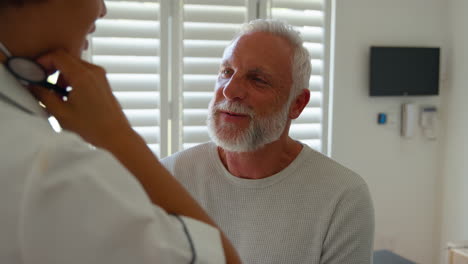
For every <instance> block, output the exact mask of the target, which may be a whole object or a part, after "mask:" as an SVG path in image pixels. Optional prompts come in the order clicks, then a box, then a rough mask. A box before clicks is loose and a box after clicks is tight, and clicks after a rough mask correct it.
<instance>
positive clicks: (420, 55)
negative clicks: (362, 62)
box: [370, 47, 440, 96]
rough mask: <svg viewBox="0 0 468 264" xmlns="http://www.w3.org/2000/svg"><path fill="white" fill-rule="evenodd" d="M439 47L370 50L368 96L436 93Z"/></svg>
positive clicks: (374, 48)
mask: <svg viewBox="0 0 468 264" xmlns="http://www.w3.org/2000/svg"><path fill="white" fill-rule="evenodd" d="M439 53H440V49H439V48H414V47H411V48H410V47H371V61H370V95H371V96H385V95H387V96H391V95H394V96H397V95H437V94H439Z"/></svg>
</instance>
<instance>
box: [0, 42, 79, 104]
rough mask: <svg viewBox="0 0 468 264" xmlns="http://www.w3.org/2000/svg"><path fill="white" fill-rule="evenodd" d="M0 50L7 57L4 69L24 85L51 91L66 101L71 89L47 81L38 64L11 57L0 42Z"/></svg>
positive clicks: (27, 59)
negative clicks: (36, 86)
mask: <svg viewBox="0 0 468 264" xmlns="http://www.w3.org/2000/svg"><path fill="white" fill-rule="evenodd" d="M0 50H1V51H2V52H3V53H4V54H5V55H6V56H7V60H6V62H5V67H6V69H7V70H8V71H9V72H10V73H11V74H12V75H13V76H15V78H16V79H18V80H19V81H20V82H21V83H22V84H24V85H38V86H42V87H45V88H47V89H50V90H53V91H54V92H56V93H58V94H59V95H61V96H62V99H63V100H64V101H67V100H68V94H69V92H70V91H71V87H67V88H66V89H63V88H62V87H60V86H57V85H55V84H52V83H50V82H48V81H47V78H48V76H47V72H46V70H45V69H44V67H42V66H41V65H40V64H39V63H37V62H35V61H33V60H31V59H29V58H25V57H16V56H11V54H10V52H9V51H8V50H7V48H6V47H5V46H4V45H3V44H2V43H1V42H0Z"/></svg>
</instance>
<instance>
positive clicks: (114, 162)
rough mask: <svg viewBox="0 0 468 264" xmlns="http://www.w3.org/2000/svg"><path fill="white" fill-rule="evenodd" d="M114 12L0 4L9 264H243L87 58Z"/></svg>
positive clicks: (57, 3) (3, 229)
mask: <svg viewBox="0 0 468 264" xmlns="http://www.w3.org/2000/svg"><path fill="white" fill-rule="evenodd" d="M105 13H106V8H105V4H104V2H103V0H1V1H0V43H1V44H0V47H1V49H0V62H1V64H0V234H1V235H0V263H9V264H16V263H18V264H19V263H23V264H29V263H34V264H55V263H57V264H58V263H61V264H64V263H67V264H75V263H76V264H78V263H79V264H83V263H87V264H93V263H95V264H98V263H99V264H106V263H109V264H110V263H112V264H119V263H169V264H172V263H174V264H178V263H225V262H227V263H239V259H238V257H237V254H236V252H235V251H234V249H233V248H232V246H231V244H230V243H229V242H228V241H227V239H226V238H225V236H224V235H223V233H222V232H221V231H219V230H218V229H217V228H216V225H215V224H214V223H213V221H212V220H211V219H210V218H209V217H208V216H207V215H206V213H205V212H204V211H203V210H202V209H201V208H200V206H199V205H198V204H196V203H195V202H194V200H193V199H192V198H191V197H190V196H189V195H188V193H187V192H186V191H185V189H183V188H182V187H181V186H180V185H179V184H178V182H177V181H175V180H174V178H172V176H171V175H170V174H169V173H168V172H167V171H166V170H165V169H163V167H162V166H161V164H160V163H159V162H158V160H157V158H156V157H154V156H153V155H152V153H151V151H150V150H149V149H148V148H147V146H146V144H145V143H144V141H143V140H142V138H141V137H139V136H138V135H137V134H136V133H135V132H134V131H133V130H132V129H131V127H130V125H129V124H128V121H127V120H126V118H125V116H124V114H123V113H122V111H121V109H120V107H119V104H118V103H117V101H116V100H115V98H114V97H113V96H112V95H110V93H111V89H110V87H109V84H108V82H107V79H106V77H105V72H104V70H102V69H101V68H99V67H97V66H95V65H92V64H89V63H86V62H84V61H82V60H81V59H80V54H81V51H82V50H83V49H85V48H86V46H87V43H86V35H87V34H89V33H90V32H93V31H94V30H95V21H96V19H98V18H99V17H102V16H104V15H105ZM36 62H38V63H39V64H37V63H36ZM39 65H41V66H39ZM56 70H59V71H60V72H61V75H60V78H59V83H58V85H57V86H55V85H52V84H49V83H46V81H45V79H46V75H47V74H49V73H51V72H54V71H56ZM66 87H71V88H66ZM70 90H71V91H70ZM32 93H33V94H35V95H36V96H37V97H38V98H41V100H42V101H44V104H45V105H46V106H47V108H48V109H47V110H49V111H50V112H53V113H54V114H55V115H56V117H57V119H58V120H59V121H61V125H62V127H63V128H64V129H65V131H63V132H61V133H56V132H54V131H53V130H52V128H51V127H50V125H49V123H48V120H47V118H48V113H47V111H46V110H45V109H44V108H43V107H41V106H40V105H39V104H38V101H37V100H36V99H35V97H33V95H32ZM100 95H102V96H100ZM83 104H85V105H86V106H85V107H84V106H83ZM77 111H78V112H77ZM69 115H73V117H74V118H73V121H72V122H69V121H67V120H69V119H67V116H69ZM90 117H92V120H91V119H90ZM88 119H90V120H88ZM90 122H91V123H92V122H94V123H92V124H93V125H92V126H89V123H90ZM84 123H87V124H86V126H81V124H84ZM84 127H86V129H83V128H84ZM90 127H91V128H90ZM71 131H79V132H80V136H78V135H77V134H75V133H73V132H71ZM89 143H91V144H93V145H94V146H95V148H91V147H90V144H89Z"/></svg>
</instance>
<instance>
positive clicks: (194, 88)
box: [184, 74, 217, 92]
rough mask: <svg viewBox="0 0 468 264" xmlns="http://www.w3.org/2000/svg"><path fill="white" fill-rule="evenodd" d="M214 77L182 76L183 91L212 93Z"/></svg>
mask: <svg viewBox="0 0 468 264" xmlns="http://www.w3.org/2000/svg"><path fill="white" fill-rule="evenodd" d="M216 78H217V76H216V75H208V74H205V75H201V74H198V75H195V74H193V75H190V74H186V75H184V91H191V92H213V90H214V86H215V82H216Z"/></svg>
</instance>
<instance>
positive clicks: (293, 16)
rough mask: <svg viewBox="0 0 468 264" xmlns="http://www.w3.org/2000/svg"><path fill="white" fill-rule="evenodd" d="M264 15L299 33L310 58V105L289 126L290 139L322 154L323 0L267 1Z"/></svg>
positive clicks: (324, 99)
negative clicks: (288, 25) (292, 27)
mask: <svg viewBox="0 0 468 264" xmlns="http://www.w3.org/2000/svg"><path fill="white" fill-rule="evenodd" d="M267 2H268V3H267V4H266V5H265V6H266V8H268V10H266V11H267V12H266V14H267V16H269V17H271V18H275V19H279V20H282V21H286V22H288V23H289V24H291V25H293V26H294V28H295V29H296V30H298V31H299V32H301V36H302V38H303V40H304V46H305V47H306V48H307V50H308V51H309V53H310V55H311V58H312V61H311V62H312V75H311V78H310V83H309V89H310V91H311V93H310V94H311V96H310V102H309V104H308V105H307V107H306V108H305V109H304V111H303V112H302V114H301V116H300V117H299V118H298V119H296V120H294V121H293V122H292V124H291V129H290V133H289V134H290V136H291V137H292V138H294V139H297V140H300V141H301V142H303V143H305V144H307V145H309V146H311V147H312V148H314V149H316V150H318V151H323V150H324V144H323V135H324V133H323V131H324V125H325V124H323V120H324V118H323V116H324V111H323V109H324V106H325V104H324V103H323V102H324V101H326V98H324V97H325V94H324V92H323V91H324V58H325V56H324V54H325V48H324V43H325V24H326V23H325V0H269V1H267Z"/></svg>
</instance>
